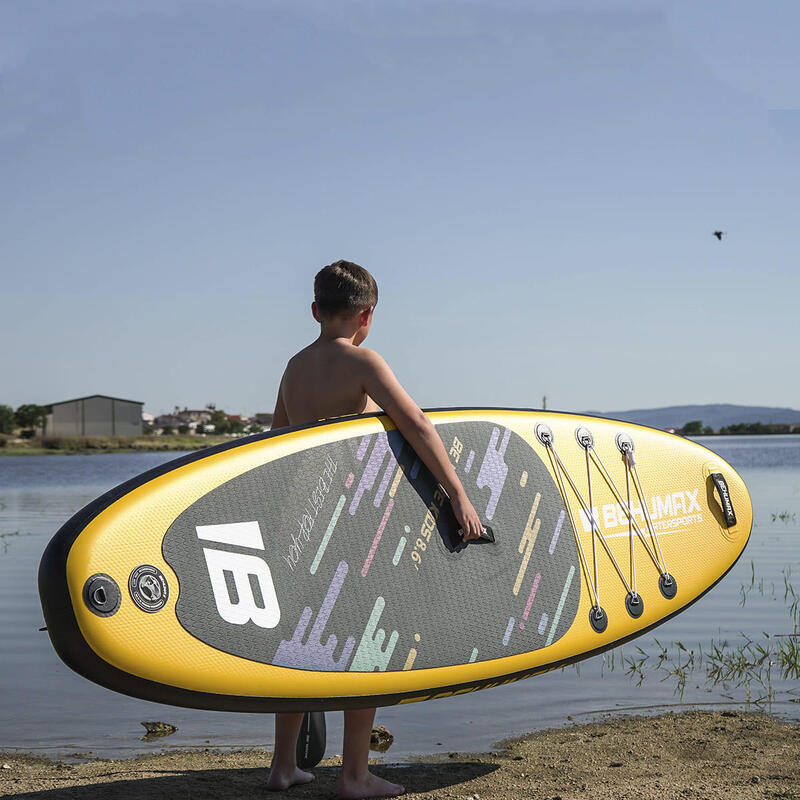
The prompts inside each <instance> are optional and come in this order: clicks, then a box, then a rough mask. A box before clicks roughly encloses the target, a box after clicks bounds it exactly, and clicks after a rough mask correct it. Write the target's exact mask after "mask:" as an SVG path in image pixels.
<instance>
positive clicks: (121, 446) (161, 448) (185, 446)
mask: <svg viewBox="0 0 800 800" xmlns="http://www.w3.org/2000/svg"><path fill="white" fill-rule="evenodd" d="M666 432H667V433H670V431H666ZM249 435H250V434H245V435H244V436H239V437H230V436H221V435H220V436H214V435H208V434H206V435H194V436H187V435H180V434H172V435H167V436H154V435H147V436H141V437H136V438H133V439H130V438H119V437H116V438H115V437H112V436H98V437H67V436H62V437H45V439H41V438H38V437H37V438H33V439H17V440H9V441H7V442H6V444H5V445H2V444H0V457H2V456H59V455H61V456H75V455H99V454H102V453H168V452H185V451H187V450H204V449H205V448H207V447H214V446H215V445H218V444H223V443H225V442H230V441H234V440H235V439H236V438H241V439H245V438H247V436H249ZM675 435H676V436H684V435H685V434H680V433H676V434H675ZM728 436H752V437H755V436H798V437H800V431H792V432H787V431H758V432H742V431H736V432H731V431H725V432H722V431H715V432H713V433H692V434H688V435H685V438H687V439H698V438H706V437H723V438H724V437H728ZM54 440H55V441H54ZM44 442H47V444H45V443H44Z"/></svg>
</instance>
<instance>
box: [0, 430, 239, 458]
mask: <svg viewBox="0 0 800 800" xmlns="http://www.w3.org/2000/svg"><path fill="white" fill-rule="evenodd" d="M230 441H232V439H231V437H229V436H213V435H211V436H209V435H195V436H182V435H180V434H179V435H168V436H141V437H135V438H120V437H113V436H98V437H84V436H74V437H70V436H60V437H45V438H44V439H42V438H33V439H23V440H12V441H8V442H7V443H6V444H5V446H0V457H2V456H59V455H61V456H74V455H99V454H102V453H165V452H166V453H169V452H185V451H186V450H204V449H205V448H206V447H213V446H214V445H217V444H222V443H223V442H230Z"/></svg>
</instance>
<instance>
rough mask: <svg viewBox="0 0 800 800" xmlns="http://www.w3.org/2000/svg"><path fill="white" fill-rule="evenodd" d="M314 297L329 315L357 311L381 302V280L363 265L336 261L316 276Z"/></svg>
mask: <svg viewBox="0 0 800 800" xmlns="http://www.w3.org/2000/svg"><path fill="white" fill-rule="evenodd" d="M314 301H315V302H316V304H317V310H318V311H319V313H320V314H321V315H323V316H326V317H334V316H339V315H346V316H350V315H353V314H358V313H359V312H360V311H363V310H364V309H365V308H370V307H372V308H374V307H375V306H376V305H377V304H378V284H377V283H375V278H373V277H372V275H370V274H369V272H367V270H365V269H364V267H361V266H359V265H358V264H354V263H353V262H352V261H334V262H333V264H328V266H327V267H323V268H322V269H321V270H320V271H319V272H318V273H317V276H316V277H315V278H314Z"/></svg>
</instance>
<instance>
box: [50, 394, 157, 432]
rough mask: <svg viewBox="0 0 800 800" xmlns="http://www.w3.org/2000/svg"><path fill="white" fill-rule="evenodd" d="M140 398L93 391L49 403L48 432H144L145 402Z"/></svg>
mask: <svg viewBox="0 0 800 800" xmlns="http://www.w3.org/2000/svg"><path fill="white" fill-rule="evenodd" d="M143 405H144V403H140V402H139V401H137V400H123V399H121V398H119V397H109V396H108V395H105V394H92V395H89V396H88V397H78V398H76V399H75V400H64V401H63V402H61V403H52V404H51V405H49V406H47V424H46V426H45V433H46V434H47V435H50V436H141V435H142V406H143Z"/></svg>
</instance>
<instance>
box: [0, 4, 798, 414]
mask: <svg viewBox="0 0 800 800" xmlns="http://www.w3.org/2000/svg"><path fill="white" fill-rule="evenodd" d="M0 14H1V15H2V17H3V24H2V25H0V174H1V175H2V180H0V204H1V207H0V210H1V211H2V213H0V242H2V249H1V250H0V270H2V284H0V287H1V288H0V336H2V342H3V347H2V351H0V352H2V355H0V375H2V378H1V379H0V403H7V404H9V405H12V406H17V405H19V404H21V403H24V402H39V403H47V402H53V401H56V400H61V399H67V398H70V397H75V396H81V395H85V394H91V393H95V392H98V393H104V394H112V395H116V396H120V397H129V398H133V399H137V400H143V401H145V407H146V409H147V410H150V411H153V412H156V413H157V412H161V411H165V410H169V409H171V408H172V406H173V405H180V406H184V405H188V406H189V407H198V406H202V405H204V404H205V403H207V402H215V403H216V404H217V406H218V407H224V408H225V409H226V410H228V411H230V412H237V413H252V412H255V411H265V410H271V409H272V406H273V403H274V397H275V392H276V389H277V383H278V380H279V378H280V374H281V371H282V368H283V365H284V364H285V362H286V360H287V358H288V357H289V356H290V355H291V354H292V353H293V352H295V351H296V350H297V349H299V348H300V347H302V346H304V345H305V344H307V343H308V342H309V341H311V340H312V339H313V338H314V337H315V336H316V328H315V323H314V321H313V319H312V318H311V315H310V312H309V308H308V307H309V304H310V301H311V283H312V279H313V275H314V273H315V271H316V270H317V269H318V268H319V267H321V266H322V265H324V264H326V263H329V262H331V261H333V260H335V259H338V258H347V259H351V260H354V261H357V262H359V263H361V264H363V265H364V266H365V267H367V268H368V269H370V270H371V271H372V272H373V274H374V275H375V276H376V278H377V280H378V284H379V287H380V302H379V305H378V308H377V312H376V316H375V323H374V326H373V332H372V334H371V335H370V338H369V340H368V345H369V346H372V347H374V348H375V349H377V350H378V351H379V352H381V353H382V354H383V355H384V356H385V357H386V358H387V360H388V361H389V363H390V364H391V365H392V367H393V368H394V370H395V372H396V374H397V375H398V377H399V378H400V379H401V381H402V382H403V383H404V384H405V385H406V387H407V388H408V389H409V391H410V392H411V393H412V395H413V396H414V397H415V398H416V399H417V401H418V402H419V403H420V404H421V405H423V406H429V407H430V406H447V405H472V404H489V405H500V406H521V407H530V406H538V405H539V404H540V402H541V397H542V395H543V394H545V393H546V394H547V396H548V405H549V406H550V407H553V408H560V409H565V410H580V409H598V410H617V409H624V408H634V407H648V406H661V405H672V404H681V403H704V402H734V403H753V404H763V405H785V406H795V407H797V406H798V405H800V401H799V400H798V397H800V370H798V357H797V343H798V341H800V314H798V298H799V297H800V277H798V270H797V253H798V243H797V239H796V236H797V219H798V216H800V200H799V199H798V197H799V196H800V195H799V193H798V185H799V182H798V177H799V175H798V172H799V169H798V168H799V167H800V111H798V109H800V98H799V97H798V95H799V94H800V80H798V76H799V75H800V51H799V50H798V48H797V46H796V32H797V31H798V30H800V6H799V5H798V4H796V3H792V2H766V3H763V4H758V5H757V6H756V5H754V4H752V3H745V2H733V1H731V2H725V3H711V2H697V1H695V2H682V1H676V2H647V0H637V2H635V3H634V2H614V3H605V2H600V1H599V0H598V1H597V2H591V3H588V2H587V3H567V2H538V3H536V2H512V1H511V0H492V2H488V0H487V2H438V1H437V0H429V2H424V3H420V2H409V0H403V2H391V1H387V2H342V3H336V2H297V1H295V2H255V1H246V0H226V1H225V2H224V3H222V2H165V1H164V0H159V1H158V2H138V3H134V2H125V1H124V0H113V1H112V0H104V1H103V2H101V1H100V0H82V2H80V3H69V4H65V3H56V2H50V3H47V2H23V1H22V0H19V1H18V2H7V1H6V2H2V3H1V4H0ZM717 229H721V230H723V231H726V232H727V235H726V237H725V238H724V239H723V241H722V242H718V241H717V240H716V239H715V238H714V237H713V236H712V232H713V231H714V230H717Z"/></svg>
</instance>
